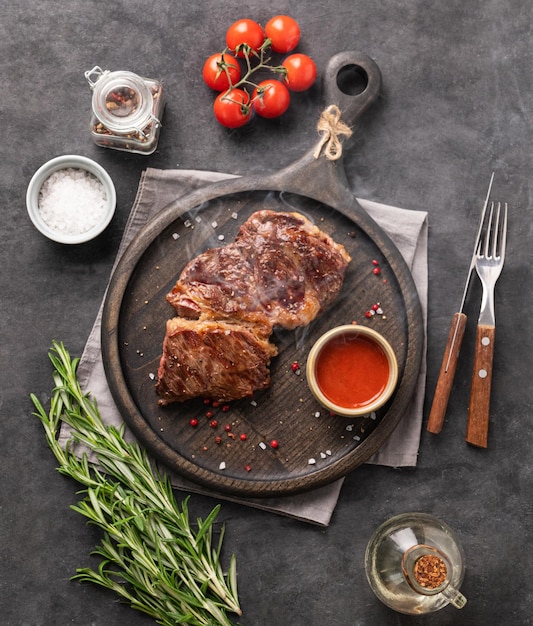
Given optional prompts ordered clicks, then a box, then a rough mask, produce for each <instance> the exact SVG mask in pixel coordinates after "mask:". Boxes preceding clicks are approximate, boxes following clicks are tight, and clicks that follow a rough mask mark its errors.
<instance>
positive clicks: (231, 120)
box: [213, 89, 252, 128]
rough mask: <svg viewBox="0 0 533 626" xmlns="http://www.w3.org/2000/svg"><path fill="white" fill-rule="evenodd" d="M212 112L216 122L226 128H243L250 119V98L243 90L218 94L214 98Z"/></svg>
mask: <svg viewBox="0 0 533 626" xmlns="http://www.w3.org/2000/svg"><path fill="white" fill-rule="evenodd" d="M213 110H214V113H215V117H216V118H217V121H218V122H219V123H220V124H222V126H225V127H226V128H239V127H240V126H244V125H245V124H247V123H248V122H249V121H250V119H251V117H252V107H251V106H250V96H249V94H248V93H246V91H244V90H243V89H232V90H231V91H225V92H223V93H219V94H218V96H217V97H216V98H215V104H214V105H213Z"/></svg>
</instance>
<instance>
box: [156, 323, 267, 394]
mask: <svg viewBox="0 0 533 626" xmlns="http://www.w3.org/2000/svg"><path fill="white" fill-rule="evenodd" d="M269 335H270V328H269V327H265V326H260V325H255V326H254V325H251V324H246V323H238V324H232V323H231V322H226V321H215V320H188V319H184V318H181V317H175V318H173V319H171V320H168V322H167V330H166V335H165V339H164V342H163V355H162V357H161V362H160V366H159V372H158V376H159V380H158V382H157V385H156V387H157V391H158V393H159V394H160V395H161V398H162V399H161V401H160V403H161V404H169V403H171V402H176V401H184V400H189V399H190V398H196V397H200V398H210V399H212V400H218V401H219V402H228V401H229V400H235V399H236V398H244V397H246V396H250V395H252V394H253V392H254V391H255V390H258V389H264V388H266V387H268V386H269V385H270V372H269V369H268V365H269V364H270V359H271V358H272V357H273V356H276V354H277V352H278V351H277V349H276V347H275V346H274V345H273V344H271V343H269V341H268V337H269Z"/></svg>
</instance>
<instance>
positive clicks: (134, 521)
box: [31, 342, 241, 626]
mask: <svg viewBox="0 0 533 626" xmlns="http://www.w3.org/2000/svg"><path fill="white" fill-rule="evenodd" d="M49 357H50V360H51V361H52V364H53V366H54V373H53V379H54V391H53V393H52V397H51V400H50V410H49V412H46V411H45V409H44V408H43V405H42V404H41V402H40V401H39V400H38V398H37V397H36V396H35V395H34V394H32V395H31V399H32V401H33V403H34V405H35V408H36V413H35V415H36V416H37V417H38V418H39V419H40V420H41V422H42V424H43V426H44V430H45V434H46V440H47V442H48V445H49V446H50V449H51V450H52V452H53V453H54V455H55V457H56V459H57V461H58V463H59V467H58V470H59V472H61V473H62V474H64V475H66V476H70V477H71V478H73V479H74V480H76V481H77V482H79V483H81V484H82V485H83V486H84V487H85V489H84V490H83V491H82V492H81V493H83V494H84V498H83V499H82V500H81V501H80V502H78V504H77V505H73V506H72V509H73V510H75V511H77V512H78V513H80V514H81V515H83V516H84V517H86V518H87V519H88V520H89V522H90V523H93V524H96V525H97V526H98V527H100V528H101V529H102V530H103V537H102V540H101V541H100V543H99V544H98V545H97V546H96V548H95V550H94V554H95V555H98V556H99V557H101V562H100V566H99V567H98V569H97V570H93V569H90V568H80V569H78V570H77V573H76V575H75V576H74V577H73V578H74V579H77V580H80V581H89V582H92V583H95V584H98V585H101V586H103V587H105V588H107V589H110V590H112V591H114V592H115V593H116V594H118V596H119V597H120V598H121V600H122V601H124V602H126V603H128V604H130V606H131V607H133V608H134V609H136V610H138V611H142V612H144V613H146V614H148V615H150V616H152V617H153V618H154V619H155V620H156V621H157V623H159V624H163V625H164V626H176V624H180V625H192V626H212V625H214V624H216V625H217V626H231V624H232V621H231V620H230V617H229V615H228V613H234V614H236V615H240V614H241V609H240V605H239V599H238V594H237V571H236V560H235V556H234V555H232V556H231V558H230V562H229V567H228V571H227V573H224V571H223V568H222V563H221V550H222V542H223V538H224V526H221V531H220V535H219V539H218V541H217V542H215V541H214V537H213V529H214V522H215V519H216V517H217V515H218V513H219V510H220V506H219V505H217V506H216V507H215V508H214V509H213V510H212V511H211V512H210V514H209V515H208V516H207V517H206V518H205V519H200V518H199V519H197V520H196V525H192V524H191V522H190V519H189V512H188V506H187V505H188V497H186V498H184V500H183V502H182V503H181V506H180V505H179V504H178V503H177V502H176V499H175V497H174V493H173V491H172V486H171V483H170V480H169V478H168V476H166V475H165V474H163V473H162V472H160V471H158V470H156V469H154V467H153V466H152V464H151V462H150V460H149V458H148V456H147V454H146V452H145V451H144V449H142V448H141V447H140V446H139V445H138V444H137V443H133V444H131V443H127V442H126V441H125V440H124V437H123V431H122V430H121V429H117V428H115V427H112V426H105V425H104V424H103V422H102V419H101V417H100V414H99V411H98V407H97V403H96V401H95V400H93V399H91V397H90V396H89V395H88V394H84V393H83V392H82V390H81V388H80V385H79V382H78V379H77V375H76V369H77V365H78V362H79V359H72V358H71V356H70V354H69V353H68V351H67V350H66V349H65V347H64V346H63V344H62V343H59V342H53V344H52V349H51V351H50V353H49ZM62 422H65V423H67V424H69V425H70V427H71V428H72V432H73V435H72V437H73V440H74V441H78V442H82V443H84V444H85V445H86V446H88V447H89V448H90V449H91V450H92V451H93V452H94V453H95V455H96V458H97V460H98V464H99V466H100V467H95V466H93V465H91V464H90V463H89V462H88V460H87V457H86V456H85V455H84V456H83V457H81V458H78V457H77V456H76V455H74V454H73V452H72V451H71V450H70V449H69V447H68V446H67V448H66V449H63V448H62V447H61V446H60V445H59V443H58V441H57V435H58V433H59V428H60V426H61V423H62Z"/></svg>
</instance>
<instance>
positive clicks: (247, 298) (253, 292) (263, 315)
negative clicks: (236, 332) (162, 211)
mask: <svg viewBox="0 0 533 626" xmlns="http://www.w3.org/2000/svg"><path fill="white" fill-rule="evenodd" d="M349 261H350V256H349V255H348V253H347V252H346V250H345V248H344V246H341V245H340V244H337V243H336V242H335V241H334V240H333V239H332V238H331V237H330V236H329V235H327V234H326V233H324V232H322V231H321V230H320V229H319V228H317V227H316V226H314V225H313V224H312V223H311V222H310V221H309V220H308V219H307V218H306V217H304V216H303V215H301V214H299V213H281V212H278V211H269V210H264V211H257V212H256V213H254V214H253V215H252V216H251V217H250V218H249V219H248V220H247V221H246V222H245V223H244V224H243V225H242V226H241V228H240V230H239V232H238V234H237V237H236V239H235V241H234V242H233V243H231V244H229V245H227V246H225V247H224V248H211V249H209V250H207V251H206V252H204V253H203V254H201V255H199V256H198V257H196V258H195V259H193V260H192V261H191V262H190V263H189V264H188V265H187V266H186V267H185V269H184V270H183V272H182V273H181V275H180V277H179V279H178V281H177V283H176V285H175V286H174V287H173V289H172V291H171V292H170V293H169V294H168V295H167V300H168V302H169V303H170V304H172V306H174V308H175V309H176V311H177V313H178V315H181V316H184V317H191V318H200V317H201V316H207V317H213V318H228V317H230V318H233V319H241V320H244V321H252V322H261V323H270V324H271V326H281V327H282V328H286V329H293V328H296V327H297V326H305V325H307V324H309V323H310V322H311V321H312V320H313V319H315V317H316V316H317V315H318V314H319V313H320V312H321V311H323V310H324V309H325V308H326V307H327V306H328V305H329V304H330V303H331V302H332V301H333V300H334V299H335V297H336V296H337V295H338V293H339V291H340V289H341V287H342V283H343V279H344V273H345V270H346V266H347V265H348V263H349Z"/></svg>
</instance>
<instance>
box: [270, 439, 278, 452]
mask: <svg viewBox="0 0 533 626" xmlns="http://www.w3.org/2000/svg"><path fill="white" fill-rule="evenodd" d="M270 447H271V448H274V450H277V449H278V448H279V443H278V441H277V439H272V441H271V442H270Z"/></svg>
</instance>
